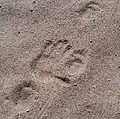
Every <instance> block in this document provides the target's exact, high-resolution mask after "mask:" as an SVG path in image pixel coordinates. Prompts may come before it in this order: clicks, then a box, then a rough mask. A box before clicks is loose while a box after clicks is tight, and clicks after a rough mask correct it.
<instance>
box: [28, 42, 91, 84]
mask: <svg viewBox="0 0 120 119" xmlns="http://www.w3.org/2000/svg"><path fill="white" fill-rule="evenodd" d="M88 54H89V48H80V49H75V48H73V46H72V44H70V43H69V41H68V40H58V41H55V42H53V41H47V42H46V44H45V45H44V48H43V50H42V52H41V53H40V54H39V55H38V56H36V57H35V59H33V60H32V62H31V63H30V67H31V68H32V69H37V68H38V69H37V70H42V71H43V72H51V74H52V75H53V76H54V77H55V78H57V79H59V80H61V82H62V83H65V84H66V83H67V84H70V82H71V79H69V78H70V77H71V76H72V77H76V76H77V75H80V74H81V73H84V72H85V68H86V66H87V61H88ZM56 72H60V73H62V74H66V75H60V73H59V75H57V73H56ZM63 72H64V73H63ZM67 76H68V77H67Z"/></svg>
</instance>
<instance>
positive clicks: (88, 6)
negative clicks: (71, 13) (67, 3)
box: [75, 1, 101, 15]
mask: <svg viewBox="0 0 120 119" xmlns="http://www.w3.org/2000/svg"><path fill="white" fill-rule="evenodd" d="M87 10H92V11H100V10H101V8H100V3H98V2H96V1H89V2H87V3H85V4H84V5H82V6H81V7H80V8H78V9H77V10H75V12H76V13H78V14H79V15H82V14H84V13H85V12H86V11H87Z"/></svg>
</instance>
